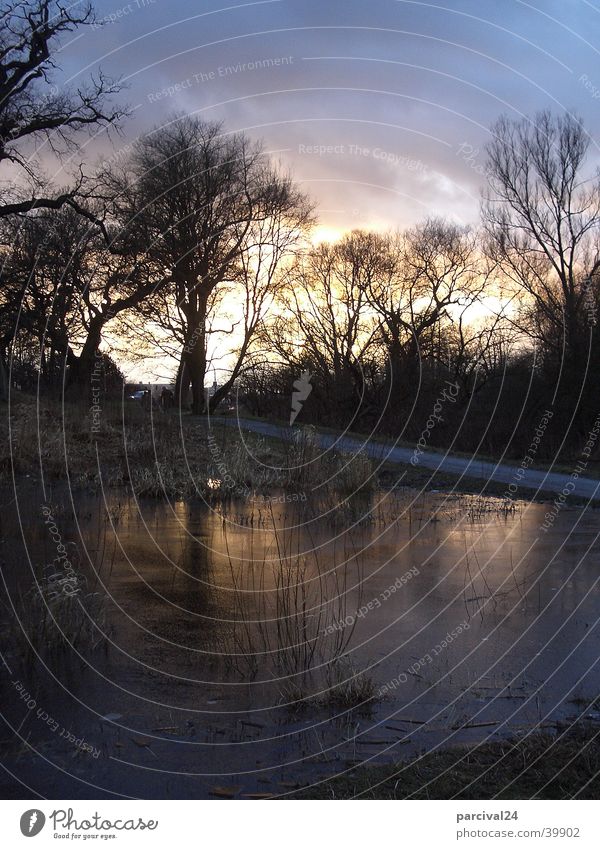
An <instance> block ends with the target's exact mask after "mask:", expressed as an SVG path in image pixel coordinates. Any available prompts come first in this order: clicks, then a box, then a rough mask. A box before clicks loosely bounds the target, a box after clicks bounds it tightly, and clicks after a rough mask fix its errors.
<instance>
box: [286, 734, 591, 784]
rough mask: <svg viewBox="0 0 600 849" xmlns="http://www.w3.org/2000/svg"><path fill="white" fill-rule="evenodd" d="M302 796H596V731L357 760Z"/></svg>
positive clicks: (542, 735) (538, 735) (531, 737)
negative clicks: (384, 761)
mask: <svg viewBox="0 0 600 849" xmlns="http://www.w3.org/2000/svg"><path fill="white" fill-rule="evenodd" d="M295 797H296V798H303V799H309V798H310V799H353V798H361V799H409V798H410V799H453V798H457V799H494V798H498V799H531V798H534V797H535V798H538V799H573V798H578V799H598V798H599V797H600V731H599V730H598V729H597V728H591V727H578V728H576V729H575V730H571V731H569V732H565V733H562V734H559V735H558V736H550V735H547V734H541V733H539V734H534V735H530V736H528V737H527V738H525V739H521V740H516V741H515V740H513V741H495V742H493V743H486V744H484V745H480V746H476V747H475V746H474V747H470V748H452V749H446V750H442V751H439V752H433V753H431V754H428V755H424V756H423V757H420V758H418V759H415V760H413V761H408V762H406V763H398V764H395V765H391V766H377V767H359V768H357V769H355V770H353V771H352V772H350V773H348V774H347V775H344V776H342V777H340V778H333V779H330V780H327V781H325V782H323V783H320V784H319V785H316V786H314V787H311V788H306V789H302V790H299V791H298V792H297V793H296V794H295Z"/></svg>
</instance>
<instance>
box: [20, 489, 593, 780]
mask: <svg viewBox="0 0 600 849" xmlns="http://www.w3.org/2000/svg"><path fill="white" fill-rule="evenodd" d="M21 508H22V510H23V512H25V510H27V513H28V515H36V514H38V513H39V509H37V508H36V507H35V506H34V507H32V506H31V505H29V504H25V503H23V504H21ZM52 510H53V516H54V519H55V522H56V527H57V528H58V529H59V532H60V536H61V539H62V540H63V541H64V544H65V546H66V550H67V551H69V552H70V556H71V559H72V560H73V562H76V566H77V568H78V569H80V570H81V571H83V572H84V573H85V576H86V587H87V590H88V591H89V592H90V593H91V592H94V593H99V594H101V595H102V596H103V597H104V598H105V599H106V600H105V603H104V609H103V615H102V617H99V618H98V620H97V624H98V628H97V629H96V630H98V629H101V632H102V633H99V634H98V637H99V639H97V640H95V643H100V647H99V648H96V649H95V650H92V649H91V647H90V645H89V644H88V643H84V642H83V641H82V644H81V645H79V646H78V651H79V652H80V657H75V656H73V653H72V652H71V653H70V654H69V655H68V659H65V654H64V652H62V653H61V652H60V651H54V652H52V651H50V650H49V648H48V647H46V649H44V647H43V646H42V647H41V648H39V649H38V651H39V653H40V658H39V659H38V660H36V661H33V660H32V658H31V656H30V657H29V658H28V659H27V658H25V655H23V653H22V650H21V649H20V648H19V645H20V643H19V641H18V640H17V641H13V642H10V641H9V650H8V654H7V659H8V662H9V665H10V664H11V663H12V666H13V667H14V668H13V669H12V670H11V672H12V677H11V676H8V678H9V679H10V680H6V681H5V684H6V688H7V691H8V692H7V694H6V695H5V697H4V701H5V703H6V704H7V705H8V713H7V715H8V717H9V719H10V721H11V723H13V727H17V726H18V725H19V724H20V723H22V727H21V730H20V732H19V733H20V735H21V737H22V738H23V739H27V740H28V741H29V743H30V744H32V745H35V747H36V748H37V749H38V751H39V750H40V747H41V750H43V751H44V752H45V753H46V754H45V757H47V759H48V760H47V761H44V763H45V764H46V766H45V767H44V768H43V769H40V759H39V757H38V756H35V755H33V754H31V752H29V753H27V752H26V753H24V754H21V756H20V757H19V759H18V763H19V767H18V769H19V770H20V773H19V774H21V775H22V776H24V777H25V778H27V779H28V780H32V779H33V778H35V781H36V782H37V784H36V786H39V787H40V788H41V789H40V792H41V793H42V794H43V795H52V792H53V791H52V789H51V788H57V787H60V789H61V791H64V792H60V793H58V795H62V796H68V797H77V796H81V795H86V794H87V795H88V796H90V797H95V796H98V795H99V794H100V793H104V792H110V793H115V794H122V795H134V796H137V795H139V796H157V797H160V796H163V795H164V793H165V792H166V791H167V788H168V792H172V793H173V794H175V795H180V796H183V797H185V796H202V795H206V794H207V793H208V792H209V791H210V787H211V786H212V785H214V784H215V783H216V784H218V783H219V782H221V783H222V782H223V781H225V780H227V781H231V783H232V784H235V785H236V786H239V788H240V790H239V793H240V794H242V795H243V793H246V792H247V793H251V792H259V791H262V792H272V793H274V794H275V795H278V794H281V793H283V792H286V791H285V788H286V786H289V783H290V782H292V783H295V782H308V781H311V782H312V781H315V780H318V779H319V777H320V776H324V775H327V774H331V773H332V772H340V771H343V770H344V769H347V768H348V767H349V766H351V765H352V764H354V763H356V762H368V761H382V760H392V759H398V758H404V757H406V756H408V755H410V754H411V753H414V752H416V751H420V750H422V749H423V748H431V747H433V746H437V745H442V744H443V745H447V744H451V743H454V742H460V741H465V740H467V741H469V740H473V741H474V740H479V739H485V738H487V737H490V736H494V735H499V734H500V735H502V734H507V733H508V732H515V731H517V732H518V731H521V732H523V731H526V730H528V729H530V728H531V727H532V726H533V725H538V726H539V725H540V724H541V725H542V726H543V725H545V724H549V723H553V722H556V721H557V720H560V719H564V718H565V717H569V716H571V715H575V714H576V713H579V712H581V709H582V708H581V705H584V706H585V704H587V701H588V700H593V699H594V698H595V697H596V696H597V695H598V672H597V668H596V663H597V659H598V650H597V634H596V625H597V619H598V615H597V611H598V602H597V583H596V582H597V579H598V575H599V574H600V571H599V569H598V562H597V555H596V550H595V544H596V541H597V534H598V530H599V529H600V522H599V521H598V519H599V517H598V514H597V513H596V512H595V511H592V510H587V511H580V510H569V509H564V510H563V511H562V512H561V514H560V516H559V517H558V519H557V521H556V523H555V525H554V527H553V528H552V529H551V530H550V531H549V532H544V531H543V530H541V525H542V523H543V519H544V513H545V511H546V507H545V506H544V505H543V504H529V503H525V502H523V503H520V504H519V505H518V506H517V507H516V508H515V507H514V506H512V505H509V506H507V505H506V504H505V503H503V502H501V501H500V500H496V499H492V498H486V499H483V498H478V497H474V496H465V495H460V496H458V495H452V496H448V495H444V494H443V493H419V494H417V493H413V492H411V491H408V490H406V491H403V492H395V493H392V494H383V493H381V492H378V493H374V494H369V495H361V496H359V497H355V498H353V499H348V500H347V501H346V502H343V503H342V504H339V503H338V504H336V503H334V502H332V503H329V504H325V503H323V502H321V503H319V504H311V502H310V499H307V500H306V501H297V502H294V501H290V500H287V499H280V500H277V499H272V500H270V501H269V502H265V500H264V499H263V500H256V501H253V500H252V499H251V498H249V499H246V500H243V501H235V500H231V501H229V502H223V503H221V502H218V501H217V502H215V503H213V504H211V505H205V504H202V503H197V504H184V503H174V504H171V505H165V504H164V503H159V502H156V501H147V502H142V503H136V501H135V500H134V499H130V498H127V497H125V496H120V497H119V496H114V494H112V495H111V496H110V501H108V502H106V501H104V500H103V498H102V496H98V497H89V496H88V497H84V498H81V499H79V500H78V501H77V505H76V507H73V505H72V504H71V501H70V498H69V496H68V494H67V493H66V492H65V493H59V494H56V495H55V497H54V498H53V503H52ZM13 518H14V519H15V522H16V518H15V517H13ZM24 534H25V539H26V542H27V551H26V552H25V551H23V550H21V548H20V547H19V545H18V544H17V543H16V542H15V544H14V545H11V546H10V547H7V554H6V557H5V559H6V566H5V569H4V577H5V581H6V582H7V586H8V588H9V593H10V597H11V599H13V600H14V602H15V605H16V608H17V610H20V611H22V610H23V607H22V605H23V603H24V599H26V598H27V596H26V592H27V590H28V588H29V587H30V586H31V584H32V582H33V580H34V577H36V576H39V573H40V569H41V568H42V567H43V565H44V564H45V563H49V562H50V561H52V559H53V558H54V557H55V555H56V552H55V545H56V541H55V540H54V541H53V540H52V539H51V538H50V537H49V535H48V530H47V527H45V525H44V522H43V521H42V520H40V522H39V523H31V526H30V527H25V528H24ZM5 537H7V538H9V535H8V534H7V533H5ZM28 558H30V561H31V564H30V563H29V560H28ZM85 598H86V597H85V595H82V599H83V600H84V606H85ZM20 605H21V607H20ZM19 615H20V616H21V614H19ZM21 618H22V619H23V621H24V622H26V619H27V617H26V616H25V615H22V616H21ZM21 642H22V640H21ZM16 679H19V680H20V681H21V682H22V683H23V685H24V686H26V687H28V690H31V691H32V692H33V691H34V690H35V700H36V702H37V703H38V704H43V705H44V710H45V711H46V712H47V713H49V714H52V715H56V714H60V717H61V722H62V724H63V725H65V726H69V727H70V728H72V729H73V730H74V732H75V733H76V732H77V731H81V734H80V735H79V736H80V737H81V736H82V735H83V736H84V737H85V739H86V740H88V741H89V742H90V743H92V744H93V745H94V746H97V747H98V748H99V749H100V752H101V755H100V757H98V758H97V759H94V760H93V761H91V760H90V758H89V757H87V756H86V754H85V752H83V753H82V751H81V747H79V748H77V749H76V757H75V756H74V755H73V751H74V750H73V747H72V746H71V747H69V745H68V743H66V742H65V738H64V737H63V738H57V736H56V735H53V734H52V733H51V731H49V730H48V726H47V725H44V724H43V723H41V722H40V721H39V719H38V718H36V716H35V715H34V714H35V711H28V709H27V707H26V706H25V707H24V706H23V701H22V700H19V698H18V693H16V691H15V688H14V685H13V684H11V682H12V681H14V680H16ZM584 709H586V708H584ZM103 717H104V718H103ZM106 717H109V718H108V719H106ZM52 764H56V765H59V766H60V769H62V768H63V767H65V764H67V767H68V768H66V771H65V772H61V771H60V769H59V770H58V771H57V769H56V768H55V766H52ZM46 772H47V774H46ZM70 775H75V776H78V778H77V779H73V778H72V777H69V776H70ZM56 782H58V785H57V784H56ZM85 782H88V783H87V784H86V783H85ZM89 782H91V783H92V784H93V785H94V789H93V790H91V789H90V786H89ZM54 792H58V790H56V789H55V791H54ZM236 792H238V791H236Z"/></svg>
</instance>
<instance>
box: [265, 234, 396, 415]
mask: <svg viewBox="0 0 600 849" xmlns="http://www.w3.org/2000/svg"><path fill="white" fill-rule="evenodd" d="M392 265H393V261H392V259H391V256H390V252H389V239H388V238H387V237H386V236H381V235H379V234H376V233H367V232H364V231H360V230H355V231H353V232H352V233H349V234H348V235H347V236H345V237H344V238H343V239H341V240H340V242H338V243H336V244H328V243H322V244H320V245H318V246H316V247H314V248H313V249H312V250H310V251H308V252H307V253H305V254H303V255H302V256H300V257H299V258H298V260H297V262H296V263H295V265H294V266H293V268H292V269H291V270H290V272H289V275H288V280H287V283H286V286H285V287H284V288H283V289H282V291H281V294H280V298H279V309H278V310H277V312H276V313H275V314H274V316H273V317H272V320H271V322H270V323H269V327H268V329H267V331H266V333H265V337H266V347H267V348H268V349H269V350H270V351H271V352H273V353H274V354H276V355H277V356H278V357H279V358H281V360H282V361H283V362H285V363H287V365H288V366H289V367H290V368H291V369H292V371H293V372H295V373H296V376H298V375H299V374H300V373H301V372H302V371H304V370H308V371H309V372H311V374H313V375H314V376H315V377H316V380H317V382H316V384H315V389H316V393H317V394H318V393H319V392H321V393H322V395H323V398H322V401H323V410H326V409H327V408H329V411H330V412H331V411H332V410H335V412H336V414H339V413H340V412H342V410H344V409H345V410H346V411H347V412H348V413H349V414H350V415H353V414H355V413H357V412H358V410H359V408H361V407H364V405H365V404H366V401H367V398H366V390H367V387H368V385H369V381H368V380H367V379H366V376H367V373H368V372H369V371H370V369H371V366H372V362H371V359H370V356H371V353H372V351H373V341H374V338H375V335H376V334H377V332H378V321H377V319H376V316H375V314H374V312H373V310H372V309H370V307H369V303H368V291H369V288H370V287H372V286H374V285H375V281H376V280H380V279H381V277H382V275H385V274H389V272H390V268H391V266H392Z"/></svg>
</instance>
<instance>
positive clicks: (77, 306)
mask: <svg viewBox="0 0 600 849" xmlns="http://www.w3.org/2000/svg"><path fill="white" fill-rule="evenodd" d="M2 242H3V254H4V262H3V265H2V269H1V270H0V283H1V287H0V320H1V321H0V325H1V328H2V333H1V336H0V346H1V347H2V349H3V351H4V352H5V353H6V351H7V350H8V348H9V346H10V345H11V344H12V342H13V341H14V339H15V338H16V336H17V334H18V332H19V331H21V332H25V333H27V334H28V335H29V336H30V337H31V338H33V339H35V341H36V344H37V346H38V351H39V369H40V377H41V379H42V381H43V382H45V383H47V384H52V382H53V381H54V382H56V381H59V382H60V384H62V382H63V378H64V374H63V371H64V369H65V367H68V377H67V383H68V385H69V386H77V387H78V391H80V389H81V387H87V391H89V389H90V380H91V375H92V372H93V370H94V367H95V364H96V361H97V357H98V353H99V349H100V345H101V342H102V339H103V334H104V331H105V328H106V326H107V325H108V324H109V323H110V322H112V321H113V320H114V319H115V318H117V317H118V316H120V315H121V314H123V313H125V312H126V311H129V310H132V309H133V308H134V307H136V306H137V305H138V304H139V303H140V302H141V301H143V300H144V299H145V298H148V297H150V296H151V295H152V294H154V293H155V292H156V291H157V289H158V290H159V289H160V287H161V286H164V285H165V283H166V282H169V281H165V280H164V278H161V277H160V276H159V275H157V274H156V273H154V269H153V268H152V267H151V266H149V265H148V264H147V262H146V256H145V254H144V253H143V252H142V254H141V256H138V255H136V254H135V253H134V252H133V251H131V250H128V251H122V250H119V251H116V252H112V251H111V250H110V249H109V247H108V246H107V245H106V244H105V241H104V239H103V237H102V236H101V234H100V233H99V231H98V229H97V228H95V227H94V226H93V225H90V223H89V222H88V221H87V220H86V219H85V218H83V217H81V216H80V215H79V214H78V213H77V212H76V211H75V210H73V209H71V208H70V207H69V206H65V207H63V208H62V209H59V210H49V209H40V210H34V211H32V212H30V213H29V214H28V215H27V216H25V217H23V218H21V217H19V216H11V217H7V218H4V219H3V225H2Z"/></svg>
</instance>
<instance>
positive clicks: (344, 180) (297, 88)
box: [62, 0, 600, 228]
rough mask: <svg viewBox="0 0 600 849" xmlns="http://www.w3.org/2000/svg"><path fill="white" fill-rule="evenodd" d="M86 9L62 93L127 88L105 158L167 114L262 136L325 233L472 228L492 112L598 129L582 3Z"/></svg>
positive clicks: (592, 23)
mask: <svg viewBox="0 0 600 849" xmlns="http://www.w3.org/2000/svg"><path fill="white" fill-rule="evenodd" d="M96 9H97V13H98V17H99V18H100V19H104V20H106V21H107V23H106V24H105V25H104V26H102V27H98V28H95V29H93V30H87V31H86V32H85V33H83V34H82V35H81V36H80V37H79V38H76V39H75V40H74V41H73V42H72V43H71V44H70V45H67V46H66V47H65V51H64V59H63V62H62V67H63V70H64V73H65V75H66V76H67V77H72V78H73V79H74V80H77V78H78V76H79V75H80V74H82V73H84V71H85V72H87V73H89V70H94V69H96V68H97V67H98V65H100V66H101V67H102V68H103V69H104V70H105V71H107V72H110V73H111V74H113V75H116V76H122V77H123V78H124V79H125V80H126V81H127V83H128V86H129V88H128V91H127V92H126V94H125V97H126V99H127V100H128V101H129V102H130V103H131V104H132V106H134V107H135V111H134V115H133V117H132V119H131V120H130V122H129V123H128V125H127V127H126V138H125V139H124V140H122V141H119V142H117V145H119V144H121V145H122V144H126V143H127V142H128V141H129V140H130V139H132V138H135V136H136V135H137V134H139V133H142V132H145V131H146V130H148V129H150V128H151V127H152V126H153V125H156V124H158V123H161V122H163V121H165V120H168V118H169V115H170V114H172V113H173V112H174V111H177V110H185V111H190V112H196V113H198V114H201V115H203V116H204V117H206V118H207V119H214V120H222V121H224V123H225V125H226V127H227V128H228V129H231V130H242V129H243V130H246V131H248V132H249V133H250V134H251V135H253V136H255V137H257V138H263V139H264V141H265V143H266V145H267V147H268V148H269V149H270V150H272V151H274V155H275V156H277V157H279V158H280V159H281V161H282V162H283V163H285V164H286V165H287V166H289V167H290V169H291V170H292V171H293V173H294V174H295V175H296V176H297V177H298V179H300V180H302V181H303V184H304V185H305V186H306V188H307V189H308V190H309V191H310V192H311V193H312V194H313V196H314V197H315V199H316V200H317V202H318V204H319V206H320V208H321V218H322V220H323V222H324V223H325V224H328V225H330V226H333V227H339V228H345V227H350V226H356V225H370V226H397V225H403V224H407V223H411V222H414V221H416V220H418V219H420V218H422V217H423V216H424V215H427V214H442V215H448V216H453V217H454V218H456V219H457V220H463V221H468V220H474V219H475V218H476V216H477V209H478V196H479V189H480V186H481V185H482V182H483V180H482V167H483V163H484V160H485V156H484V152H483V149H484V146H485V143H486V139H487V137H488V127H489V126H490V124H491V123H492V122H493V121H494V120H495V119H496V118H497V117H498V115H499V114H500V113H502V112H508V113H509V114H512V115H514V116H517V115H521V114H531V113H532V112H534V111H536V110H537V109H540V108H546V107H551V108H553V109H555V110H559V109H571V108H574V109H575V110H576V111H578V112H579V113H580V114H581V115H582V116H583V117H584V119H585V122H586V126H587V127H588V129H589V130H590V133H591V135H592V137H593V139H596V138H597V135H598V130H599V129H600V127H599V120H598V110H599V108H600V105H599V104H600V70H598V68H600V63H599V62H598V58H599V53H598V50H597V49H596V47H595V46H594V45H596V44H598V43H600V40H599V38H598V36H599V35H600V32H599V28H600V12H598V11H597V10H596V9H595V8H594V7H593V6H592V5H591V4H590V3H588V2H586V1H585V0H582V2H578V0H573V2H569V3H564V2H559V0H537V2H536V3H527V2H521V0H503V2H502V3H498V2H497V0H483V2H481V0H478V2H471V1H470V0H452V2H450V0H446V2H444V1H443V0H442V2H439V3H419V2H408V0H372V2H365V0H345V2H344V3H341V2H331V0H329V2H327V0H319V1H318V2H317V0H274V1H273V2H258V3H245V4H237V5H236V4H235V3H231V5H229V6H224V5H222V4H221V3H216V2H212V0H211V2H203V3H202V4H201V5H200V6H199V7H198V6H196V5H193V4H191V3H189V2H183V0H176V2H167V0H154V2H150V0H131V2H130V3H121V2H120V0H101V2H98V3H97V4H96ZM103 144H104V143H101V142H100V141H97V142H95V143H94V145H90V146H89V148H88V151H87V153H88V155H89V157H90V158H93V155H94V153H95V150H96V148H97V149H98V150H100V149H102V145H103ZM594 144H595V142H594ZM104 149H105V148H104Z"/></svg>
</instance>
